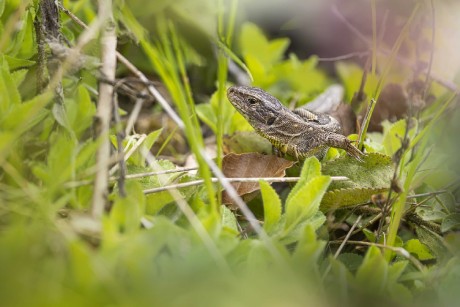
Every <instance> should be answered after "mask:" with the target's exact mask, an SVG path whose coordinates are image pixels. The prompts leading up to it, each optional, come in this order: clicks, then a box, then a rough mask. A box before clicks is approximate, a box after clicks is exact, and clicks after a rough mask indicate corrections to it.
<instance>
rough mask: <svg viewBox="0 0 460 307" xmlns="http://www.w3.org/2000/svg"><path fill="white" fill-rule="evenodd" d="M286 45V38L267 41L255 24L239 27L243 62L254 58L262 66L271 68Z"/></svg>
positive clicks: (279, 57)
mask: <svg viewBox="0 0 460 307" xmlns="http://www.w3.org/2000/svg"><path fill="white" fill-rule="evenodd" d="M288 45H289V39H287V38H280V39H274V40H271V41H268V40H267V38H266V37H265V35H264V34H263V33H262V31H261V30H260V28H259V27H258V26H256V25H255V24H252V23H245V24H243V26H242V27H241V35H240V46H241V50H242V53H243V56H244V58H245V60H247V57H248V56H255V57H257V58H258V59H259V60H260V62H261V63H262V65H264V66H271V65H273V64H274V63H276V62H279V61H280V60H281V59H282V57H283V55H284V52H285V51H286V49H287V47H288ZM246 63H247V61H246ZM251 71H252V69H251Z"/></svg>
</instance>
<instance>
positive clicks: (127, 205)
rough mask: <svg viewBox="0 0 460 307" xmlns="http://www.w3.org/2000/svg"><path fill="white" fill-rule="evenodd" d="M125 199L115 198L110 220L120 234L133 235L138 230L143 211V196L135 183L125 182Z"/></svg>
mask: <svg viewBox="0 0 460 307" xmlns="http://www.w3.org/2000/svg"><path fill="white" fill-rule="evenodd" d="M125 189H126V195H127V196H126V197H121V196H118V195H117V196H116V198H115V201H114V203H113V207H112V210H111V211H110V220H111V221H112V223H114V225H115V226H116V229H118V231H119V232H121V233H133V232H136V231H138V230H139V229H140V225H141V224H140V221H141V218H142V216H143V215H144V211H145V195H144V193H143V192H142V186H141V184H140V183H139V182H136V181H127V182H125Z"/></svg>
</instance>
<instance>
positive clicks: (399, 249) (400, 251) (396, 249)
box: [329, 241, 424, 272]
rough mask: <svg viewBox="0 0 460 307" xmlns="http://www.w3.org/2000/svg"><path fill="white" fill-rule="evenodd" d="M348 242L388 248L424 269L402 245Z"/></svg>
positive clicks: (335, 242)
mask: <svg viewBox="0 0 460 307" xmlns="http://www.w3.org/2000/svg"><path fill="white" fill-rule="evenodd" d="M329 243H330V244H341V243H342V241H330V242H329ZM347 243H348V244H355V245H364V246H376V247H380V248H385V249H388V250H391V251H392V252H395V253H397V254H398V255H400V256H402V257H404V258H406V259H407V260H409V261H410V262H412V264H413V265H414V266H415V267H416V268H417V269H418V270H419V271H420V272H423V271H424V267H423V265H422V264H421V263H420V261H418V260H417V258H415V257H414V256H412V255H411V254H410V253H409V252H408V251H407V250H405V249H404V248H402V247H394V246H389V245H384V244H379V243H372V242H364V241H348V242H347Z"/></svg>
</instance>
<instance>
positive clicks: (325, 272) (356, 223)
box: [322, 215, 363, 280]
mask: <svg viewBox="0 0 460 307" xmlns="http://www.w3.org/2000/svg"><path fill="white" fill-rule="evenodd" d="M362 217H363V216H362V215H360V216H358V218H357V219H356V221H355V222H354V223H353V226H351V228H350V230H349V231H348V233H347V236H346V237H345V239H344V240H343V241H342V244H340V246H339V248H338V249H337V251H336V252H335V254H334V259H337V257H338V256H339V255H340V253H341V252H342V249H343V248H344V247H345V244H346V243H347V241H348V239H349V238H350V236H351V235H352V233H353V230H354V229H355V228H356V226H357V225H358V224H359V222H360V221H361V218H362ZM331 267H332V264H331V263H329V265H328V266H327V268H326V270H324V273H323V277H322V280H324V279H325V278H326V275H327V274H329V271H330V270H331Z"/></svg>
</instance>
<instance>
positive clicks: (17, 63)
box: [4, 54, 35, 70]
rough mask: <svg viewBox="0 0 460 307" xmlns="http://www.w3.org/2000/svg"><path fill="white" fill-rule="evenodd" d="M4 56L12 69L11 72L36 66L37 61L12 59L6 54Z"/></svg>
mask: <svg viewBox="0 0 460 307" xmlns="http://www.w3.org/2000/svg"><path fill="white" fill-rule="evenodd" d="M4 56H5V60H6V61H7V62H8V66H9V67H10V70H15V69H18V68H22V69H24V68H27V67H30V66H32V65H35V61H30V60H25V59H20V58H15V57H11V56H9V55H6V54H5V55H4Z"/></svg>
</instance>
